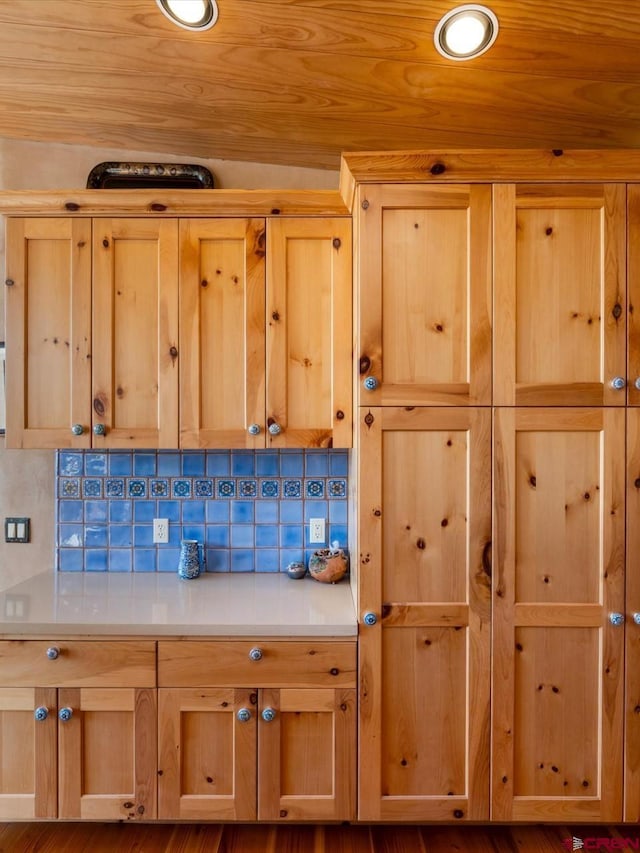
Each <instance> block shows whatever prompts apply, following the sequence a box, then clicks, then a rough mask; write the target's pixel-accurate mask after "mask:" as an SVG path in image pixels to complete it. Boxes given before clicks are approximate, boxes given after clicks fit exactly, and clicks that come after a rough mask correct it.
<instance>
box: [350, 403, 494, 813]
mask: <svg viewBox="0 0 640 853" xmlns="http://www.w3.org/2000/svg"><path fill="white" fill-rule="evenodd" d="M358 487H359V495H360V498H359V515H360V519H359V521H360V543H359V552H360V572H359V587H360V593H359V596H360V601H359V618H360V622H361V627H360V637H359V653H360V667H359V677H360V743H359V774H360V778H359V814H358V817H359V819H360V820H383V821H430V820H440V821H450V820H456V819H468V820H487V819H488V816H489V681H490V675H489V634H490V630H489V629H490V621H489V620H490V577H489V574H490V567H489V562H488V560H489V557H488V551H489V548H490V534H491V522H490V503H491V497H490V495H491V492H490V490H491V413H490V410H489V409H486V408H484V409H480V408H473V407H469V408H451V409H445V408H440V409H438V408H431V409H419V408H417V409H397V408H382V407H377V408H372V409H370V410H367V411H365V412H363V413H362V415H361V422H360V462H359V479H358ZM367 611H368V612H370V613H371V614H374V615H375V617H376V619H377V622H376V624H374V625H372V626H368V625H367V620H366V619H364V615H365V613H366V612H367Z"/></svg>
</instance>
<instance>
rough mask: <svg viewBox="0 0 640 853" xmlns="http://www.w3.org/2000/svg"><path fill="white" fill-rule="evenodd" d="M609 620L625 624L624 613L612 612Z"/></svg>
mask: <svg viewBox="0 0 640 853" xmlns="http://www.w3.org/2000/svg"><path fill="white" fill-rule="evenodd" d="M609 622H611V624H612V625H624V613H610V614H609Z"/></svg>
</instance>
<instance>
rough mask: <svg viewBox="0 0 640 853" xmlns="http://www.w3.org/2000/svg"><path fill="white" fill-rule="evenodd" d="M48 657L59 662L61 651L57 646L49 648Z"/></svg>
mask: <svg viewBox="0 0 640 853" xmlns="http://www.w3.org/2000/svg"><path fill="white" fill-rule="evenodd" d="M47 657H48V658H49V660H57V659H58V658H59V657H60V649H59V648H58V647H57V646H49V648H48V649H47Z"/></svg>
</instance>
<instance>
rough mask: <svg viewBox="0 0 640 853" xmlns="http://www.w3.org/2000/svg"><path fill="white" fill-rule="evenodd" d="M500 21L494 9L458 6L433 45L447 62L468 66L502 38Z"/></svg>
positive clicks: (440, 25) (441, 25)
mask: <svg viewBox="0 0 640 853" xmlns="http://www.w3.org/2000/svg"><path fill="white" fill-rule="evenodd" d="M498 29H499V27H498V19H497V17H496V16H495V14H494V13H493V12H492V11H491V9H487V7H486V6H479V5H477V4H476V3H467V4H466V5H464V6H456V8H455V9H451V11H449V12H447V14H446V15H444V16H443V17H442V18H441V19H440V21H439V22H438V25H437V27H436V29H435V33H434V35H433V41H434V44H435V46H436V50H437V51H438V53H440V54H442V56H444V57H445V58H446V59H453V60H454V61H456V62H464V61H466V60H468V59H475V57H476V56H481V55H482V54H483V53H485V52H486V51H487V50H489V48H490V47H491V45H492V44H493V43H494V41H495V40H496V38H497V36H498Z"/></svg>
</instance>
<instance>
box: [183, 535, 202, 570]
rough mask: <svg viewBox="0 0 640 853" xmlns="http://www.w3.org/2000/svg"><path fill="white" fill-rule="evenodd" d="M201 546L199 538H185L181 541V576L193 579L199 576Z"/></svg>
mask: <svg viewBox="0 0 640 853" xmlns="http://www.w3.org/2000/svg"><path fill="white" fill-rule="evenodd" d="M201 547H202V546H201V545H200V543H199V542H198V540H197V539H183V540H182V541H181V542H180V560H179V561H178V577H179V578H182V579H183V580H191V579H192V578H197V577H198V575H199V574H200V569H201V555H200V548H201Z"/></svg>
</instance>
